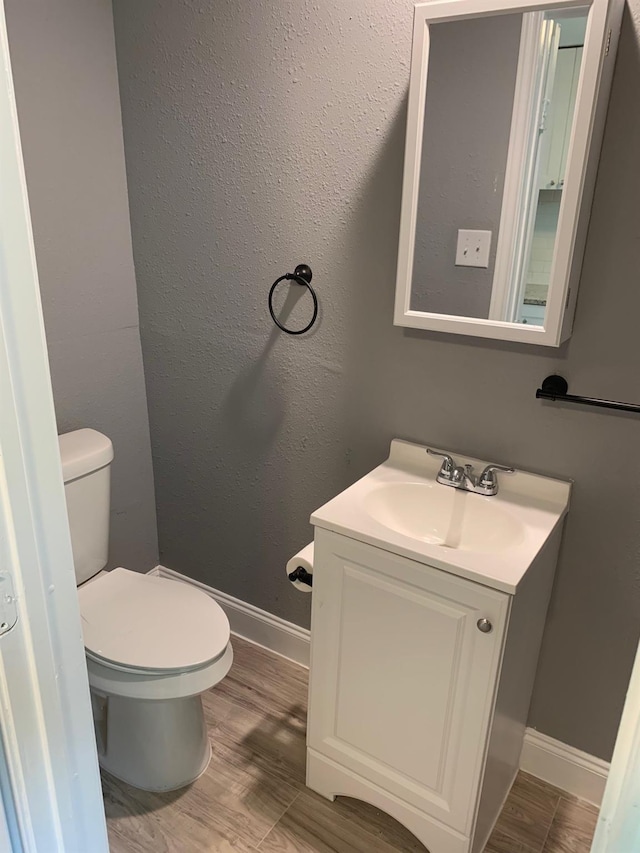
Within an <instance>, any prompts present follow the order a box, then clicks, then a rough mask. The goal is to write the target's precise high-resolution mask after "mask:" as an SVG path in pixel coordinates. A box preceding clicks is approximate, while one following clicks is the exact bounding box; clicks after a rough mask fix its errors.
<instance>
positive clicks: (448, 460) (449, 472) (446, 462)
mask: <svg viewBox="0 0 640 853" xmlns="http://www.w3.org/2000/svg"><path fill="white" fill-rule="evenodd" d="M427 453H428V454H429V455H430V456H439V457H440V458H441V459H442V465H441V466H440V471H439V472H438V477H439V478H441V479H443V480H450V479H451V477H452V476H453V470H454V468H455V467H456V463H455V462H454V461H453V457H451V456H449V454H448V453H440V452H439V451H438V450H432V449H431V448H430V447H427Z"/></svg>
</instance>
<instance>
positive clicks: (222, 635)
mask: <svg viewBox="0 0 640 853" xmlns="http://www.w3.org/2000/svg"><path fill="white" fill-rule="evenodd" d="M78 594H79V599H80V613H81V616H82V630H83V635H84V643H85V650H86V654H87V658H89V660H90V661H91V660H93V661H94V662H95V664H96V666H90V670H91V669H94V670H96V669H99V670H100V671H104V670H105V668H106V669H107V670H109V669H110V670H119V671H121V672H123V673H129V674H131V676H133V678H134V679H135V680H138V681H139V680H140V677H141V675H142V676H148V677H149V679H150V680H157V679H158V677H160V679H161V680H164V679H163V678H162V677H163V676H164V677H165V678H166V677H167V676H169V675H175V676H179V675H180V674H182V673H189V672H192V671H201V670H208V669H210V668H211V667H210V666H209V665H211V664H216V663H217V662H218V661H220V663H222V661H221V660H220V659H221V658H223V657H224V656H225V652H226V650H227V647H228V645H229V636H230V629H229V621H228V619H227V617H226V615H225V613H224V611H223V610H222V608H221V607H220V605H219V604H217V603H216V602H215V601H214V600H213V599H212V598H210V597H209V596H208V595H207V594H206V593H204V592H202V591H201V590H198V589H195V588H194V587H192V586H189V585H188V584H183V583H179V582H176V581H172V580H168V579H166V578H159V577H157V576H154V575H144V574H140V573H138V572H132V571H130V570H129V569H125V568H117V569H113V571H111V572H106V573H105V574H103V575H100V576H99V577H98V578H96V579H94V580H92V581H89V582H88V583H86V584H84V585H83V586H82V587H80V589H79V590H78ZM229 665H230V662H229ZM227 668H228V667H226V666H225V669H227ZM213 669H217V666H215V665H214V666H213ZM201 675H202V676H205V672H204V671H203V672H201ZM114 677H115V673H114ZM205 678H206V676H205ZM118 680H120V679H118ZM127 680H128V679H127ZM145 680H146V679H145ZM172 680H173V679H172ZM195 680H196V681H200V680H201V679H200V678H199V677H196V679H195Z"/></svg>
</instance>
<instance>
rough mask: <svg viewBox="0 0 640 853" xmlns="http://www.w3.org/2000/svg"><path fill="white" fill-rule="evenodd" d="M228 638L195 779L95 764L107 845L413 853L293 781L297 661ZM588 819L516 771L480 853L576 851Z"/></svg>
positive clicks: (360, 811) (407, 842) (151, 851)
mask: <svg viewBox="0 0 640 853" xmlns="http://www.w3.org/2000/svg"><path fill="white" fill-rule="evenodd" d="M233 646H234V652H235V660H234V665H233V667H232V669H231V672H230V673H229V675H228V676H227V677H226V678H225V679H224V680H223V681H222V682H221V683H220V684H219V685H217V686H216V687H215V688H214V690H212V691H210V692H209V693H208V694H207V695H206V697H205V710H206V714H207V721H208V724H209V727H210V733H211V746H212V749H213V758H212V761H211V764H210V765H209V769H208V770H207V772H206V773H205V774H204V775H203V776H202V777H201V778H200V779H198V781H197V782H195V783H194V784H193V785H191V786H190V787H189V788H186V789H183V790H181V791H174V792H171V793H167V794H151V793H146V792H144V791H139V790H137V789H135V788H131V787H129V786H128V785H125V784H124V783H121V782H118V781H117V780H115V779H113V778H112V777H109V776H107V774H104V778H103V788H104V801H105V809H106V813H107V823H108V827H109V841H110V845H111V853H204V851H207V853H249V851H256V850H258V851H262V853H424V850H425V848H424V847H423V846H422V845H421V844H419V843H418V842H417V841H416V839H415V838H414V837H413V836H412V835H411V834H410V833H409V832H408V831H407V830H406V829H404V828H403V827H402V826H400V824H398V823H397V822H396V821H394V820H393V819H392V818H390V817H388V816H387V815H385V814H383V813H382V812H379V811H378V810H377V809H374V808H372V807H371V806H369V805H366V804H365V803H361V802H358V801H356V800H350V799H346V798H344V799H343V798H338V799H337V800H336V802H335V803H330V802H328V801H327V800H325V799H323V798H322V797H319V796H317V795H316V794H314V793H313V792H312V791H310V790H309V789H308V788H306V787H305V784H304V766H305V719H306V703H307V671H306V670H305V669H303V668H302V667H299V666H297V665H296V664H293V663H290V662H289V661H286V660H284V659H283V658H280V657H278V656H277V655H274V654H272V653H270V652H267V651H265V650H264V649H261V648H259V647H258V646H253V645H251V644H250V643H246V642H244V641H241V640H238V639H237V638H236V639H234V640H233ZM596 819H597V810H596V809H595V808H594V807H593V806H591V805H589V804H588V803H584V802H581V801H578V800H575V799H573V798H571V797H569V796H566V795H564V794H563V792H562V791H560V790H558V789H557V788H553V787H551V786H549V785H546V784H544V783H542V782H539V781H538V780H537V779H534V778H533V777H531V776H527V775H526V774H524V773H521V774H520V775H519V776H518V778H517V780H516V783H515V785H514V787H513V790H512V792H511V795H510V797H509V800H508V801H507V803H506V805H505V807H504V809H503V812H502V814H501V816H500V820H499V822H498V825H497V826H496V829H495V831H494V833H493V836H492V837H491V839H490V841H489V844H488V845H487V847H486V851H485V853H588V851H589V847H590V839H591V836H592V834H593V831H594V829H595V823H596ZM431 853H438V851H436V850H434V851H431Z"/></svg>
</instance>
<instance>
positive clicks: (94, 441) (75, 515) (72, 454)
mask: <svg viewBox="0 0 640 853" xmlns="http://www.w3.org/2000/svg"><path fill="white" fill-rule="evenodd" d="M58 442H59V445H60V459H61V461H62V476H63V478H64V492H65V497H66V499H67V513H68V516H69V528H70V530H71V546H72V548H73V563H74V566H75V571H76V583H78V584H81V583H83V582H84V581H86V580H88V579H89V578H90V577H93V575H95V574H97V573H98V572H99V571H101V570H102V569H104V567H105V566H106V564H107V555H108V552H109V499H110V492H111V460H112V459H113V445H112V444H111V441H110V439H109V438H107V436H106V435H102V433H100V432H96V430H94V429H78V430H75V431H74V432H67V433H65V434H64V435H60V436H58Z"/></svg>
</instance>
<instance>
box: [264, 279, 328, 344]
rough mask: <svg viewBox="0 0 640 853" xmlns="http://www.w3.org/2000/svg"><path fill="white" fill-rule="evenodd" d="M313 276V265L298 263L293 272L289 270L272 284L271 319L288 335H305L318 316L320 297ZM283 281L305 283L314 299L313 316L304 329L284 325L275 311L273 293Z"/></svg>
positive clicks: (270, 299) (270, 298)
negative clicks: (312, 282)
mask: <svg viewBox="0 0 640 853" xmlns="http://www.w3.org/2000/svg"><path fill="white" fill-rule="evenodd" d="M311 278H312V272H311V267H310V266H308V265H307V264H298V266H297V267H296V268H295V270H294V271H293V272H287V273H285V274H284V275H281V276H280V278H277V279H276V280H275V281H274V282H273V284H272V285H271V290H270V291H269V313H270V314H271V319H272V320H273V322H274V323H275V324H276V326H277V327H278V328H279V329H282V331H283V332H286V333H287V334H288V335H303V334H304V333H305V332H308V331H309V329H310V328H311V327H312V326H313V324H314V323H315V321H316V317H317V316H318V297H317V296H316V292H315V290H314V289H313V288H312V287H311ZM281 281H295V282H296V284H300V285H304V286H305V287H306V288H307V289H308V290H309V293H310V294H311V298H312V299H313V316H312V317H311V320H310V321H309V322H308V323H307V325H306V326H305V327H304V328H303V329H287V327H286V326H283V325H282V323H281V322H280V321H279V320H278V318H277V317H276V315H275V313H274V310H273V294H274V291H275V289H276V287H277V286H278V285H279V284H280V282H281Z"/></svg>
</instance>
